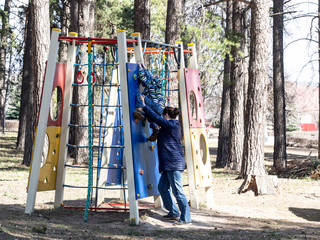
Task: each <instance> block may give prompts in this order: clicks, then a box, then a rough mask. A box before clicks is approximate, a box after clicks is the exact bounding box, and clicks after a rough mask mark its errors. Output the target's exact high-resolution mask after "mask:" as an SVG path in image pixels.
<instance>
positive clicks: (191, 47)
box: [188, 43, 198, 69]
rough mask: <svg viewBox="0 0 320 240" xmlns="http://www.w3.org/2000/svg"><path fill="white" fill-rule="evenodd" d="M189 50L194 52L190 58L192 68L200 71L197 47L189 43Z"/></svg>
mask: <svg viewBox="0 0 320 240" xmlns="http://www.w3.org/2000/svg"><path fill="white" fill-rule="evenodd" d="M188 50H191V51H192V56H191V57H190V68H193V69H198V57H197V49H196V45H195V44H193V43H189V44H188Z"/></svg>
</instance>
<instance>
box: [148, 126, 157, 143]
mask: <svg viewBox="0 0 320 240" xmlns="http://www.w3.org/2000/svg"><path fill="white" fill-rule="evenodd" d="M159 131H160V129H159V128H156V129H153V132H152V134H151V136H150V137H149V138H148V141H150V142H154V141H156V140H157V138H158V135H159Z"/></svg>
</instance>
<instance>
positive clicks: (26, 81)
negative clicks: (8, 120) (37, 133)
mask: <svg viewBox="0 0 320 240" xmlns="http://www.w3.org/2000/svg"><path fill="white" fill-rule="evenodd" d="M31 26H32V15H31V4H29V5H28V8H27V10H26V24H25V31H24V39H25V47H24V55H23V69H22V85H21V99H20V112H19V130H18V137H17V144H16V148H17V149H18V150H24V145H25V133H26V124H27V110H28V109H30V107H29V106H28V105H29V104H31V102H32V100H31V94H30V91H31V85H32V81H31V79H33V78H32V72H31V68H32V65H31V64H32V63H31V61H30V59H31V57H32V54H31V53H32V49H31V48H32V30H31Z"/></svg>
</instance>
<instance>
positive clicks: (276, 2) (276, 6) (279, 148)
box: [273, 0, 287, 172]
mask: <svg viewBox="0 0 320 240" xmlns="http://www.w3.org/2000/svg"><path fill="white" fill-rule="evenodd" d="M273 11H274V12H273V14H274V16H273V94H274V98H273V99H274V101H273V102H274V119H273V121H274V126H273V127H274V153H273V166H274V167H275V169H276V170H277V172H281V171H282V170H284V169H285V168H286V166H287V146H286V144H287V141H286V112H285V109H286V103H285V89H284V88H285V83H284V63H283V14H282V13H283V0H273Z"/></svg>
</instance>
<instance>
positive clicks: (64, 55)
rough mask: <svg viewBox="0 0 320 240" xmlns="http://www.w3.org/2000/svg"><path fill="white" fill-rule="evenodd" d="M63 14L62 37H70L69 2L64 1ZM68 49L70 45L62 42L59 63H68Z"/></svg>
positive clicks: (61, 17)
mask: <svg viewBox="0 0 320 240" xmlns="http://www.w3.org/2000/svg"><path fill="white" fill-rule="evenodd" d="M61 4H62V9H63V11H62V12H61V16H60V19H61V35H62V36H68V27H69V26H70V6H69V3H68V2H65V1H62V3H61ZM67 48H68V44H67V42H65V41H61V42H60V46H59V62H67Z"/></svg>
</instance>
